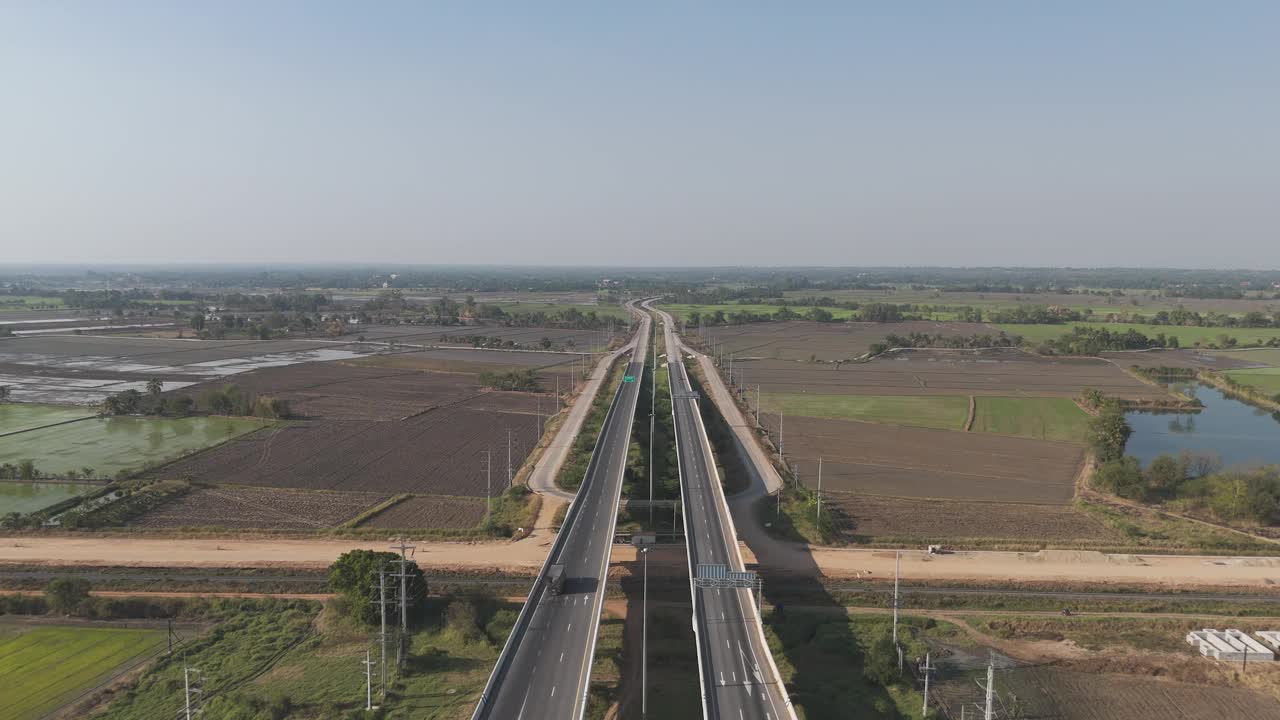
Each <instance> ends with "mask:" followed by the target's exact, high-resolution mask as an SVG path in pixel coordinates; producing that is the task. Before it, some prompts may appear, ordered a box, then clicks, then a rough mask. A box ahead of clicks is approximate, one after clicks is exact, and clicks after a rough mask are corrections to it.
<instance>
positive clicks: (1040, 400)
mask: <svg viewBox="0 0 1280 720" xmlns="http://www.w3.org/2000/svg"><path fill="white" fill-rule="evenodd" d="M975 401H976V403H977V409H976V417H975V419H974V423H973V430H974V432H987V433H997V434H1000V435H1017V436H1020V437H1029V438H1036V439H1039V440H1062V441H1066V442H1084V440H1085V434H1086V432H1087V430H1088V424H1089V415H1088V414H1087V413H1085V411H1083V410H1081V409H1080V408H1079V407H1078V406H1077V405H1076V404H1075V403H1074V402H1072V401H1071V400H1070V399H1068V398H1048V397H1028V398H1019V397H982V396H979V397H977V398H975Z"/></svg>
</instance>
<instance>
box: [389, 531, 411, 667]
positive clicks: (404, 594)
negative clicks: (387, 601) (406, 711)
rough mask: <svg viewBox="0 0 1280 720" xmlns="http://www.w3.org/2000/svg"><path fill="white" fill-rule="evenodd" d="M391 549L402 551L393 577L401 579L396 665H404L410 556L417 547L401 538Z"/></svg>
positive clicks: (407, 633) (406, 639)
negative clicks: (398, 566)
mask: <svg viewBox="0 0 1280 720" xmlns="http://www.w3.org/2000/svg"><path fill="white" fill-rule="evenodd" d="M391 549H392V550H399V551H400V559H399V560H397V561H396V562H397V563H399V564H400V572H398V573H396V574H394V575H392V577H396V578H400V642H399V645H398V647H397V648H396V663H397V664H398V665H404V662H405V655H406V654H407V652H406V651H407V649H408V648H407V643H408V639H409V577H410V575H409V555H411V554H412V553H410V551H412V550H414V549H416V546H414V545H407V544H405V541H404V538H401V539H400V544H399V545H392V546H391Z"/></svg>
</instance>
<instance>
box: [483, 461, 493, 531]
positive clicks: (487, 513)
mask: <svg viewBox="0 0 1280 720" xmlns="http://www.w3.org/2000/svg"><path fill="white" fill-rule="evenodd" d="M492 521H493V451H492V450H485V451H484V524H485V525H486V526H488V525H489V523H490V522H492Z"/></svg>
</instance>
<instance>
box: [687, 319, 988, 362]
mask: <svg viewBox="0 0 1280 720" xmlns="http://www.w3.org/2000/svg"><path fill="white" fill-rule="evenodd" d="M690 331H692V328H690ZM890 333H892V334H894V335H909V334H911V333H928V334H930V335H946V336H949V337H956V336H968V335H992V336H994V335H998V334H999V333H1000V331H999V330H996V329H995V328H993V327H991V326H990V325H986V324H984V323H958V322H933V321H928V320H918V321H912V322H901V323H863V322H850V323H816V322H808V321H795V322H769V323H752V324H749V325H730V326H728V327H717V328H712V329H711V330H710V334H711V336H712V337H713V339H714V340H715V342H716V343H717V344H723V345H724V349H725V353H726V354H727V353H734V354H736V355H739V356H742V357H752V358H763V359H773V360H808V359H810V357H813V358H815V359H817V360H824V361H835V360H850V359H853V358H856V357H858V356H859V355H863V354H865V353H866V352H867V350H869V349H870V348H871V346H872V345H874V344H875V343H879V342H884V339H885V336H887V335H889V334H890Z"/></svg>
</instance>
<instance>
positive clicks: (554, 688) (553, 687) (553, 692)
mask: <svg viewBox="0 0 1280 720" xmlns="http://www.w3.org/2000/svg"><path fill="white" fill-rule="evenodd" d="M555 696H556V686H555V685H552V686H551V697H555Z"/></svg>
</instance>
